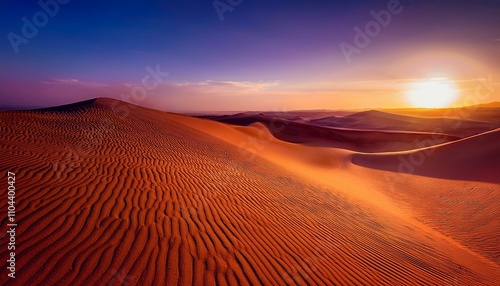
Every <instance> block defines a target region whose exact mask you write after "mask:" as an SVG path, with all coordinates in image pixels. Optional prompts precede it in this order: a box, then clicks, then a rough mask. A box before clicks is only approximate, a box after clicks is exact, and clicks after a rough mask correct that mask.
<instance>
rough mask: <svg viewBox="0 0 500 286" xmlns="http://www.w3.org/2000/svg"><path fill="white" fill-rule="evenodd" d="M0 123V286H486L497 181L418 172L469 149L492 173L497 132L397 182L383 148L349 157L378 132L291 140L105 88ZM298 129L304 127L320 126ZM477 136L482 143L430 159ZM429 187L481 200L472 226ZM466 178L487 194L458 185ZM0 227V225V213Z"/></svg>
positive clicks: (493, 280)
mask: <svg viewBox="0 0 500 286" xmlns="http://www.w3.org/2000/svg"><path fill="white" fill-rule="evenodd" d="M0 122H1V123H0V130H1V134H2V136H1V137H0V149H1V153H0V171H1V172H2V174H6V172H7V171H11V172H15V173H16V177H17V183H16V184H17V185H16V186H17V194H16V197H17V200H16V207H17V213H16V219H17V223H18V233H17V240H16V242H17V249H16V253H17V259H18V260H17V264H16V274H17V278H16V279H15V280H13V279H8V277H7V275H6V274H5V273H4V272H5V271H6V263H5V262H4V264H3V266H2V270H1V272H2V275H1V276H0V283H2V285H123V284H126V285H203V284H205V285H296V284H298V285H353V284H363V285H499V284H500V265H499V262H498V248H497V246H496V245H493V243H495V242H498V227H497V226H498V222H499V219H498V206H499V205H500V204H499V197H498V195H497V194H498V192H499V190H498V184H497V183H495V181H494V179H492V178H491V177H487V178H486V177H480V179H478V178H477V177H470V178H469V177H464V178H462V181H454V179H455V178H454V177H450V176H454V174H455V173H456V172H455V171H453V170H454V169H450V171H443V172H444V173H439V177H440V178H432V177H428V176H429V174H427V173H426V172H427V171H425V168H437V167H440V168H441V167H442V168H447V167H449V166H451V164H455V163H456V161H460V162H461V160H472V159H474V158H476V155H477V156H479V157H477V158H478V161H477V162H476V161H475V162H476V163H475V164H476V165H474V167H475V168H478V169H479V168H483V163H484V164H485V165H484V168H485V170H489V171H487V172H488V173H487V175H488V176H494V175H495V174H496V173H495V172H494V171H495V170H498V164H497V163H495V162H497V161H494V162H493V163H491V160H490V161H488V160H487V158H488V156H487V155H488V154H489V156H496V155H497V154H498V152H497V151H498V147H497V146H498V145H495V144H494V143H493V144H492V142H491V140H497V139H498V133H499V132H498V131H493V132H490V133H487V134H484V135H479V136H477V137H473V138H468V139H465V140H464V141H463V142H462V141H460V140H459V141H456V139H453V140H447V142H450V143H448V144H445V145H439V146H437V147H434V148H435V152H434V153H435V154H433V155H432V156H428V157H427V159H426V162H425V165H422V170H423V171H418V172H423V173H417V171H416V172H415V174H400V176H405V177H404V178H405V180H399V181H396V179H395V177H391V176H396V175H398V174H399V173H397V172H394V171H395V170H393V169H391V168H389V167H387V163H386V162H392V161H391V160H393V159H392V157H394V156H395V154H394V153H388V154H364V153H363V154H361V153H356V151H360V150H361V151H362V150H364V149H370V148H368V147H366V145H367V144H368V143H369V138H372V139H373V140H375V139H376V138H379V137H378V136H375V137H374V136H372V135H369V136H368V135H359V134H361V133H355V132H346V133H342V136H341V137H340V135H339V136H338V137H335V136H334V137H331V138H326V139H328V140H330V141H331V142H333V143H332V144H337V143H335V142H336V139H337V138H344V139H343V140H345V141H343V142H341V144H344V145H348V146H351V147H352V148H350V149H349V148H347V149H349V150H344V149H339V148H338V147H341V145H339V146H334V147H337V148H332V146H327V144H323V145H322V146H320V147H318V146H306V145H301V144H295V143H291V142H284V141H281V140H279V139H277V138H275V137H274V136H273V135H272V134H271V132H270V131H269V130H268V129H267V127H266V126H265V125H263V124H253V125H250V126H246V127H241V126H230V125H226V124H223V123H219V122H214V121H210V120H206V119H198V118H193V117H189V116H182V115H175V114H168V113H164V112H159V111H155V110H150V109H145V108H142V107H136V106H133V105H129V104H126V103H123V102H118V101H114V100H110V99H97V100H91V101H87V102H83V103H80V104H77V105H72V106H65V107H61V108H55V109H47V110H38V111H16V112H1V113H0ZM297 124H299V123H297ZM289 126H290V125H289ZM316 127H317V126H316ZM297 128H299V132H306V133H302V135H303V136H304V138H305V137H306V136H307V134H317V132H319V131H318V130H316V129H314V128H313V129H311V131H307V130H306V128H307V126H306V125H305V124H303V125H300V126H297ZM300 128H302V129H300ZM317 128H322V127H317ZM290 130H292V129H290ZM321 130H323V129H321ZM292 131H293V130H292ZM307 132H310V133H307ZM321 132H324V131H321ZM321 134H323V133H321ZM391 134H392V135H389V136H394V137H391V138H396V136H401V137H402V138H403V139H397V138H396V139H397V140H396V141H402V142H407V141H405V140H409V139H407V138H406V136H415V135H407V134H408V133H397V132H396V133H391ZM410 134H412V133H410ZM289 135H290V136H291V134H289ZM299 135H300V134H299ZM351 136H352V137H351ZM426 138H428V137H426ZM411 139H412V140H414V139H415V138H411ZM314 140H317V138H316V139H314ZM359 140H364V141H362V142H359ZM467 140H468V141H467ZM452 141H456V142H452ZM357 142H358V143H357ZM408 142H409V141H408ZM357 144H359V145H360V146H357ZM374 144H375V142H374ZM378 144H380V143H378ZM309 145H314V144H309ZM488 146H489V147H488ZM382 147H383V146H382V145H380V146H379V147H377V148H372V149H373V150H371V151H374V150H375V149H381V148H382ZM483 147H484V148H487V150H489V151H488V152H490V153H488V154H478V153H475V154H469V156H470V157H467V156H466V155H464V156H463V157H458V158H455V159H453V160H456V161H453V160H451V161H450V164H446V161H444V160H448V159H447V158H449V157H447V156H450V154H454V152H456V151H457V150H463V149H464V148H483ZM358 149H359V150H358ZM382 149H383V148H382ZM389 149H391V148H389ZM433 150H434V149H433ZM408 152H410V151H408ZM417 152H424V150H422V151H417ZM377 156H378V157H377ZM481 160H482V161H481ZM351 161H354V163H356V164H352V163H351ZM427 164H429V166H427ZM384 168H385V169H384ZM455 170H456V169H455ZM457 172H458V171H457ZM386 174H388V175H387V176H388V177H387V178H389V182H391V183H390V184H388V183H387V182H388V181H384V180H382V179H381V178H384V176H385V175H386ZM442 177H445V178H442ZM485 178H486V179H485ZM413 179H415V180H413ZM451 179H453V180H451ZM419 180H421V181H419ZM433 182H434V183H435V182H440V185H439V186H440V192H441V194H443V196H445V195H446V196H445V197H446V198H447V199H450V198H451V196H450V194H449V190H450V188H454V189H456V190H457V191H456V192H455V194H456V196H455V197H454V199H456V200H457V201H462V202H464V201H471V200H472V201H475V202H476V203H477V204H479V206H486V212H485V214H482V213H481V212H480V211H478V214H477V215H478V219H477V220H475V221H476V222H483V224H482V226H481V227H480V228H477V229H474V228H473V226H472V225H471V220H470V219H467V217H465V215H464V214H459V215H456V216H454V217H453V218H451V219H450V222H452V223H454V224H455V228H453V227H451V226H450V225H448V224H447V223H446V222H445V223H443V222H442V221H441V219H442V218H443V215H441V214H437V215H433V211H434V210H433V209H432V208H433V207H436V206H440V205H441V206H443V207H447V208H448V209H447V210H448V211H450V212H452V213H453V212H459V211H460V209H459V208H458V207H456V204H455V205H454V204H453V203H450V202H449V201H445V202H442V201H439V200H438V198H432V199H430V200H429V203H428V204H424V203H422V202H423V201H424V199H423V198H421V199H420V200H416V201H415V202H416V203H420V204H419V205H416V204H412V200H413V199H415V198H420V197H421V196H425V195H428V192H426V191H425V190H421V189H419V187H418V186H419V185H420V184H421V183H426V184H432V183H433ZM387 186H392V187H393V188H395V190H387V189H386V188H387ZM463 186H466V188H467V189H464V188H463ZM406 187H408V188H411V190H413V191H415V192H421V193H420V195H419V194H415V193H412V194H407V192H406V191H403V190H406V189H405V188H406ZM475 187H479V188H483V189H484V188H486V187H488V188H490V189H489V190H490V191H486V190H483V191H482V192H468V191H467V190H469V188H475ZM399 190H401V191H399ZM0 208H1V209H2V210H5V209H7V204H6V200H1V201H0ZM494 214H496V215H494ZM0 222H1V224H2V231H4V229H5V227H4V226H5V225H6V223H7V219H6V217H2V218H1V221H0ZM472 222H474V220H472ZM495 227H496V228H495ZM467 229H469V230H471V232H470V233H469V235H466V234H465V232H467ZM2 239H5V237H4V238H2ZM2 241H3V240H2ZM2 244H3V242H2ZM7 256H8V252H7V250H6V248H5V247H3V248H2V249H0V257H2V259H3V258H4V257H7ZM2 261H5V259H3V260H2Z"/></svg>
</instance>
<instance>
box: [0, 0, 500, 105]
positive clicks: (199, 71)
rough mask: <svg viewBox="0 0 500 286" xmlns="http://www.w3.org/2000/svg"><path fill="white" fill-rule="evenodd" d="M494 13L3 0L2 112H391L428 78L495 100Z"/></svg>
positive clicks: (259, 1)
mask: <svg viewBox="0 0 500 286" xmlns="http://www.w3.org/2000/svg"><path fill="white" fill-rule="evenodd" d="M499 15H500V2H499V1H497V0H491V1H459V0H446V1H445V0H435V1H426V0H400V1H398V0H384V1H378V0H375V1H327V0H324V1H313V0H304V1H301V0H276V1H272V0H215V1H211V0H205V1H195V0H183V1H160V0H157V1H79V0H73V1H68V0H40V1H16V0H2V1H0V34H1V36H2V38H1V41H0V109H23V108H38V107H48V106H54V105H61V104H67V103H72V102H77V101H81V100H86V99H90V98H96V97H111V98H116V99H120V100H124V101H127V102H131V103H133V104H138V105H141V106H145V107H152V108H156V109H160V110H165V111H174V112H198V111H246V110H306V109H364V108H400V107H411V106H412V102H411V101H409V100H408V96H407V94H408V92H409V89H411V88H412V87H414V86H416V84H417V85H418V84H419V83H422V82H424V83H425V82H428V81H429V80H431V79H432V80H436V79H438V80H440V81H443V82H446V84H448V85H450V86H453V87H454V90H455V91H456V92H455V93H456V94H455V96H453V99H452V101H451V102H450V103H449V105H450V106H463V105H470V104H476V103H487V102H493V101H500V82H499V79H500V56H499V55H500V16H499ZM432 96H439V94H433V95H432Z"/></svg>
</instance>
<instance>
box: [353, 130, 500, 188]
mask: <svg viewBox="0 0 500 286" xmlns="http://www.w3.org/2000/svg"><path fill="white" fill-rule="evenodd" d="M499 143H500V129H496V130H493V131H489V132H485V133H482V134H479V135H476V136H472V137H469V138H466V139H462V140H459V141H455V142H451V143H446V144H442V145H438V146H434V147H429V148H425V149H419V150H414V151H406V152H393V153H385V154H355V155H353V157H352V163H353V164H356V165H359V166H364V167H368V168H373V169H379V170H385V171H390V172H399V173H406V174H415V175H419V176H427V177H435V178H443V179H452V180H466V181H480V182H489V183H500V172H499V170H500V145H499Z"/></svg>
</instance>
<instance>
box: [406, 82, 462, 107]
mask: <svg viewBox="0 0 500 286" xmlns="http://www.w3.org/2000/svg"><path fill="white" fill-rule="evenodd" d="M457 96H458V90H457V89H456V88H455V86H454V85H453V83H451V82H450V81H449V80H447V79H446V78H433V79H431V80H428V81H422V82H417V83H413V84H412V85H411V86H410V87H409V89H408V91H407V93H406V98H407V100H408V101H409V102H410V103H411V104H412V105H413V106H414V107H426V108H439V107H446V106H449V105H450V104H451V102H452V101H453V100H454V99H455V98H456V97H457Z"/></svg>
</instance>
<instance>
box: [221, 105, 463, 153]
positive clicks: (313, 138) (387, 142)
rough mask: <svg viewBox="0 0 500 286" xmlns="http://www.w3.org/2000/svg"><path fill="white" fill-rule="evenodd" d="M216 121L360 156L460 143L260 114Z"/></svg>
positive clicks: (428, 135)
mask: <svg viewBox="0 0 500 286" xmlns="http://www.w3.org/2000/svg"><path fill="white" fill-rule="evenodd" d="M212 119H214V118H212ZM215 120H217V121H219V122H223V123H230V124H233V125H239V126H247V125H250V124H253V123H262V124H264V125H265V126H266V127H267V128H268V129H269V130H270V131H271V133H272V134H273V136H275V137H276V138H278V139H280V140H283V141H287V142H291V143H300V144H306V145H311V146H323V147H334V148H342V149H347V150H352V151H359V152H388V151H401V150H409V149H415V148H419V145H418V143H419V142H423V141H429V140H432V141H433V142H436V143H435V144H439V143H443V142H450V141H454V140H458V139H460V137H458V136H453V135H449V134H443V133H436V132H411V131H398V130H390V128H389V129H387V130H367V129H353V128H333V127H325V126H318V125H315V124H310V123H309V122H306V123H304V122H297V121H291V120H288V119H286V118H282V117H269V116H265V115H263V114H258V115H247V114H237V115H235V116H223V117H217V118H215Z"/></svg>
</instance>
